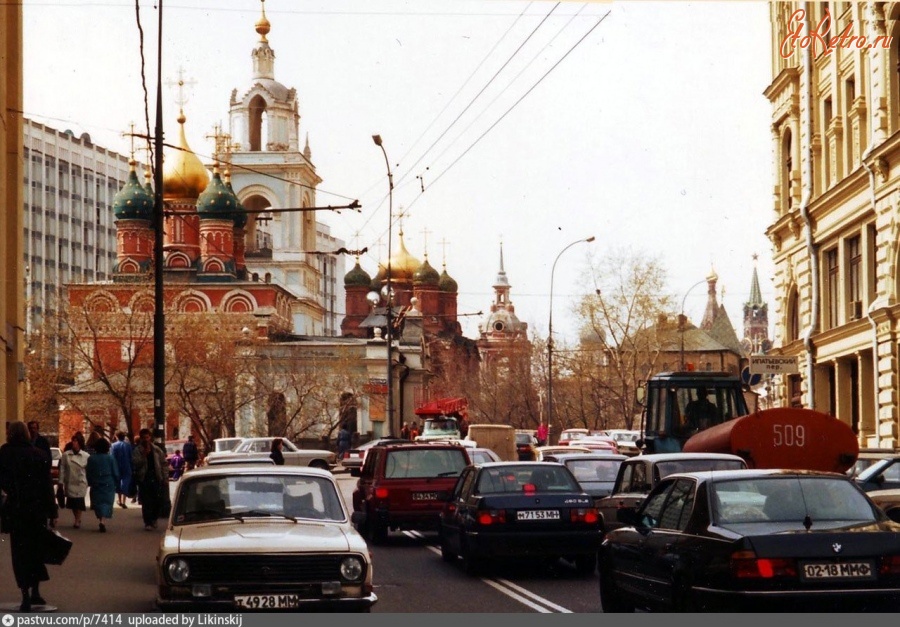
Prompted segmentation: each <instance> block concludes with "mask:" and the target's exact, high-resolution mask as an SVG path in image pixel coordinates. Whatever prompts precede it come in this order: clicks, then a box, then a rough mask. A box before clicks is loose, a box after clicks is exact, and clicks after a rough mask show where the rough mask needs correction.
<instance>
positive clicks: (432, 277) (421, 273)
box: [413, 255, 441, 286]
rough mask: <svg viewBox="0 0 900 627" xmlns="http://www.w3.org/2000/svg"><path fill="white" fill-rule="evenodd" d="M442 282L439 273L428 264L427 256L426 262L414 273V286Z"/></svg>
mask: <svg viewBox="0 0 900 627" xmlns="http://www.w3.org/2000/svg"><path fill="white" fill-rule="evenodd" d="M440 281H441V275H440V274H438V271H437V270H435V269H434V268H432V267H431V264H430V263H428V255H425V261H423V262H422V265H421V266H419V267H418V268H416V271H415V272H413V285H435V286H437V285H438V284H439V283H440Z"/></svg>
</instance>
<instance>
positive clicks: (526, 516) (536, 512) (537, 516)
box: [516, 509, 559, 520]
mask: <svg viewBox="0 0 900 627" xmlns="http://www.w3.org/2000/svg"><path fill="white" fill-rule="evenodd" d="M516 520H559V510H558V509H527V510H524V511H520V512H518V513H517V514H516Z"/></svg>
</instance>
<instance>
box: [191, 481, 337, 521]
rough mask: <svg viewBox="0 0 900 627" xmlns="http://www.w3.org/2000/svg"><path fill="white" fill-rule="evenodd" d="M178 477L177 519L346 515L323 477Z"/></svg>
mask: <svg viewBox="0 0 900 627" xmlns="http://www.w3.org/2000/svg"><path fill="white" fill-rule="evenodd" d="M182 481H183V482H182V484H181V486H180V491H179V494H178V497H177V501H176V509H175V518H174V522H175V524H176V525H181V524H191V523H200V522H209V521H214V520H221V519H237V520H246V519H248V518H265V517H279V518H287V519H291V520H296V519H301V518H306V519H314V520H331V521H343V520H345V519H346V514H345V512H344V508H343V506H342V504H341V497H340V496H339V495H338V493H337V490H336V488H335V484H334V482H333V481H332V480H330V479H327V478H324V477H313V476H299V475H275V474H265V475H253V474H234V475H228V476H222V475H217V476H213V477H198V478H195V479H193V480H190V479H188V480H182Z"/></svg>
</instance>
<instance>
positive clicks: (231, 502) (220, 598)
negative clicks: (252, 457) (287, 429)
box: [156, 465, 378, 612]
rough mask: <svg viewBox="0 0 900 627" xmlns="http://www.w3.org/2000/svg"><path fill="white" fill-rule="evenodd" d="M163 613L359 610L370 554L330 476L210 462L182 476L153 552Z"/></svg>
mask: <svg viewBox="0 0 900 627" xmlns="http://www.w3.org/2000/svg"><path fill="white" fill-rule="evenodd" d="M156 565H157V583H158V591H159V592H158V596H157V599H156V604H157V606H158V607H159V608H160V609H161V610H163V611H176V612H184V611H239V612H248V611H279V610H280V611H298V610H304V609H316V610H318V609H323V610H328V611H337V612H368V611H370V608H371V607H372V605H373V604H374V603H375V602H376V601H377V600H378V598H377V597H376V595H375V594H374V593H373V591H372V590H373V586H372V559H371V556H370V554H369V549H368V547H367V546H366V542H365V540H364V539H363V538H362V536H360V535H359V533H358V532H357V531H356V530H355V529H354V528H353V526H352V525H351V524H350V517H349V514H348V512H347V510H346V507H345V506H344V501H343V499H342V498H341V495H340V491H339V489H338V485H337V482H336V481H335V479H334V477H333V476H332V474H331V473H330V472H328V471H326V470H321V469H318V468H298V467H293V466H265V465H257V466H248V465H244V466H241V465H234V466H227V465H223V466H210V467H206V468H201V469H197V470H194V471H192V472H190V473H188V474H186V475H185V476H184V478H182V480H181V482H180V483H179V484H178V491H177V493H176V495H175V499H174V501H173V505H172V513H171V514H170V517H169V523H168V526H167V527H166V532H165V535H164V536H163V538H162V540H161V542H160V545H159V551H158V553H157V556H156Z"/></svg>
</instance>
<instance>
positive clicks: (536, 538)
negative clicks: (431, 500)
mask: <svg viewBox="0 0 900 627" xmlns="http://www.w3.org/2000/svg"><path fill="white" fill-rule="evenodd" d="M598 521H599V519H598V516H597V509H596V508H595V507H594V500H593V499H592V498H591V497H590V496H588V494H586V493H585V492H584V490H583V489H582V488H581V486H580V485H579V484H578V481H576V480H575V477H574V476H573V475H572V473H571V472H570V471H569V470H568V469H567V468H566V467H565V466H563V465H562V464H556V463H550V462H518V463H517V462H496V463H489V464H481V465H480V466H469V467H467V468H466V469H465V470H464V471H463V472H462V474H461V475H460V477H459V479H458V480H457V482H456V486H455V488H454V489H453V492H452V493H451V494H450V497H449V499H448V501H447V503H446V504H445V506H444V510H443V512H442V513H441V527H440V539H441V557H443V559H444V561H447V562H454V561H456V559H457V557H461V558H462V563H463V568H464V570H465V571H466V572H467V573H468V574H477V573H479V572H480V571H481V569H482V567H483V566H484V565H485V564H486V563H487V562H488V561H489V560H492V559H494V558H526V559H532V560H533V559H535V558H537V559H552V560H556V559H559V558H563V559H566V560H568V561H570V562H573V563H574V565H575V569H576V570H577V571H578V573H579V574H582V575H585V576H586V575H590V574H592V573H593V572H594V569H595V568H596V560H597V548H598V547H599V546H600V540H601V538H602V536H601V532H600V525H599V522H598Z"/></svg>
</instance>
